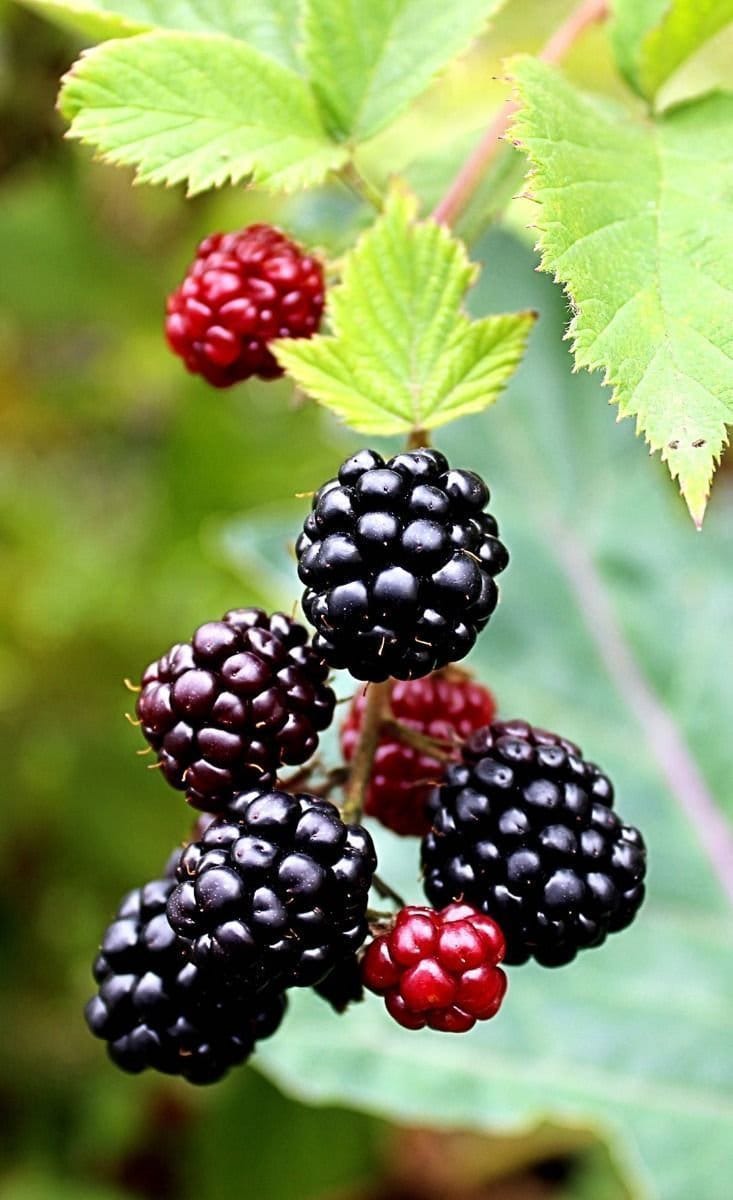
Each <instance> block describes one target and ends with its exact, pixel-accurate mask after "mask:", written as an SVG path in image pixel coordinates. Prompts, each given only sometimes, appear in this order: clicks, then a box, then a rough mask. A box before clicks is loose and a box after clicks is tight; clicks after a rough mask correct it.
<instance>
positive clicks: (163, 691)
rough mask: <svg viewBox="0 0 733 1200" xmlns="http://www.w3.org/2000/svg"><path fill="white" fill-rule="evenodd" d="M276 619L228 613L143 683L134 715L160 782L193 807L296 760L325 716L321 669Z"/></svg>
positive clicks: (300, 631) (217, 801)
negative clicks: (155, 759) (159, 770)
mask: <svg viewBox="0 0 733 1200" xmlns="http://www.w3.org/2000/svg"><path fill="white" fill-rule="evenodd" d="M307 643H308V634H307V632H306V630H305V629H304V628H303V626H302V625H299V624H297V623H296V622H295V621H292V620H291V619H290V618H289V617H286V616H285V615H284V614H283V613H275V614H274V615H272V616H268V615H267V614H266V613H264V612H262V611H261V610H260V609H257V608H241V609H233V610H232V611H231V612H228V613H227V614H226V616H225V617H223V619H222V620H221V621H209V622H208V623H207V624H205V625H201V626H200V627H199V628H198V629H197V630H196V632H195V634H194V635H193V637H192V639H191V641H190V642H185V643H183V644H181V645H176V646H173V647H172V649H170V650H169V651H168V653H167V654H165V655H164V656H163V657H162V658H161V659H159V661H158V662H155V663H152V664H151V665H150V666H149V667H148V669H147V670H146V672H145V674H144V675H143V677H142V690H141V691H140V694H139V696H138V699H137V715H138V717H139V719H140V721H141V722H142V731H143V733H144V735H145V737H146V738H147V740H148V742H149V743H150V745H151V746H152V747H153V749H154V750H156V751H157V755H158V761H159V762H160V764H161V768H162V771H163V774H164V776H165V778H166V779H167V780H168V782H169V783H170V784H172V786H173V787H175V788H180V789H181V790H183V791H185V793H186V799H187V800H188V801H189V803H190V804H192V805H194V807H196V808H201V809H208V810H209V811H211V812H220V811H221V810H223V809H224V808H226V806H227V804H228V803H229V801H230V800H231V798H232V796H233V795H235V793H236V792H238V791H241V790H242V788H246V787H251V786H252V784H253V783H254V782H255V781H257V780H259V779H262V778H265V779H267V778H268V777H271V776H272V775H274V773H275V772H276V771H277V770H278V768H279V767H280V766H282V765H283V764H288V765H293V766H295V765H297V764H299V763H302V762H305V760H306V759H308V758H310V756H311V755H312V754H313V752H314V750H315V749H316V746H317V745H318V734H319V732H321V731H322V730H324V729H326V728H327V726H328V725H329V724H330V722H331V719H332V717H333V710H334V705H335V702H336V698H335V696H334V694H333V692H332V691H331V689H330V688H329V687H327V685H326V682H325V681H326V679H327V677H328V667H327V666H326V664H325V663H324V661H323V659H322V658H321V657H320V655H319V654H317V653H316V652H315V651H314V650H313V649H312V648H311V647H310V646H309V645H308V644H307Z"/></svg>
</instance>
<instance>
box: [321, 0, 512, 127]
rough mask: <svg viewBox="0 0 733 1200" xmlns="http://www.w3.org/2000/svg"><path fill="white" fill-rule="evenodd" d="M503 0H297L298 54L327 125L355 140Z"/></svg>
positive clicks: (404, 99) (382, 120)
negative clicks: (301, 38) (300, 11)
mask: <svg viewBox="0 0 733 1200" xmlns="http://www.w3.org/2000/svg"><path fill="white" fill-rule="evenodd" d="M502 2H503V0H461V3H460V4H452V5H451V4H446V3H445V0H369V3H368V4H362V3H359V2H358V0H305V45H304V55H305V59H306V62H307V64H308V67H309V69H310V73H311V78H312V81H313V90H314V91H315V93H316V96H317V97H318V100H319V102H320V105H321V108H322V111H323V114H324V119H325V120H326V122H327V124H328V126H329V129H331V131H332V132H333V134H334V135H335V136H337V137H339V138H348V139H352V140H354V141H363V140H364V139H365V138H369V137H371V136H372V134H374V133H376V132H377V131H378V130H379V129H381V128H382V126H384V125H386V124H388V122H389V121H391V120H392V118H393V117H395V116H396V115H397V113H399V112H400V110H401V109H403V108H405V107H406V106H407V105H408V104H409V103H410V102H411V101H412V100H414V99H415V97H416V96H419V95H420V93H421V92H422V91H424V90H425V88H426V87H427V85H428V84H429V82H430V80H431V79H432V77H433V75H435V74H436V72H438V71H439V70H440V69H441V68H442V67H444V66H446V64H447V63H449V62H450V60H451V59H452V58H454V57H455V56H456V55H457V54H459V53H460V52H461V51H462V50H464V49H466V47H467V46H468V45H469V43H470V42H471V40H472V38H474V37H475V36H476V35H477V34H478V33H480V31H481V29H482V28H483V27H484V25H485V24H486V21H487V20H488V18H489V16H491V15H492V13H494V12H496V10H497V9H498V8H499V7H500V5H501V4H502Z"/></svg>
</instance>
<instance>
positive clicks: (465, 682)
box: [341, 671, 496, 837]
mask: <svg viewBox="0 0 733 1200" xmlns="http://www.w3.org/2000/svg"><path fill="white" fill-rule="evenodd" d="M390 701H391V709H392V717H393V718H394V720H395V721H399V723H400V724H401V725H405V726H407V728H408V729H412V730H414V731H415V732H416V733H420V734H422V735H424V736H427V737H431V738H435V739H436V740H437V741H439V742H440V743H441V749H444V750H445V751H446V752H450V749H451V747H453V746H456V750H455V757H456V758H458V757H459V749H458V748H457V747H458V744H459V743H460V742H464V741H465V740H466V738H467V737H468V736H469V735H470V734H471V733H473V732H474V731H475V730H477V729H480V728H481V727H482V726H483V725H487V724H488V723H489V722H490V721H491V720H492V719H493V717H494V714H495V712H496V705H495V702H494V697H493V696H492V695H491V692H490V691H489V690H488V689H487V688H485V687H482V685H481V684H480V683H475V682H474V681H473V680H471V679H470V678H469V677H468V676H467V675H465V674H463V673H462V672H458V671H452V672H451V671H448V672H439V673H437V674H434V675H429V676H427V677H426V678H425V679H411V680H400V681H398V682H396V683H395V684H394V686H393V688H392V692H391V698H390ZM365 707H366V696H365V695H364V693H363V691H358V692H357V693H356V695H355V696H354V699H353V701H352V703H351V707H350V709H349V713H348V716H347V718H346V721H345V722H344V725H343V728H342V730H341V749H342V751H343V755H344V758H345V759H346V761H347V762H350V761H351V759H352V757H353V755H354V752H355V750H356V746H357V744H358V741H359V731H360V729H361V723H362V719H363V714H364V709H365ZM444 769H445V759H442V760H439V759H436V758H435V757H434V756H431V755H430V754H429V753H428V752H427V751H426V750H422V749H417V748H415V747H414V746H410V745H408V744H407V743H406V742H405V741H404V740H401V739H400V738H399V737H398V736H396V735H395V734H394V733H391V732H389V731H386V732H383V733H382V736H381V737H380V739H379V743H378V745H377V750H376V754H375V756H374V765H373V767H372V774H371V777H370V780H369V786H368V788H367V793H366V801H365V805H364V811H365V812H366V813H367V814H368V815H369V816H370V817H376V818H377V820H379V821H381V822H382V824H383V825H386V827H387V828H388V829H391V830H392V831H393V832H394V833H399V834H403V835H413V836H416V837H422V835H423V834H424V833H427V831H428V829H429V828H430V817H429V815H428V812H427V807H426V805H427V800H428V797H429V796H430V793H431V791H432V787H433V785H434V784H435V782H436V781H437V780H439V779H440V778H441V776H442V774H443V771H444Z"/></svg>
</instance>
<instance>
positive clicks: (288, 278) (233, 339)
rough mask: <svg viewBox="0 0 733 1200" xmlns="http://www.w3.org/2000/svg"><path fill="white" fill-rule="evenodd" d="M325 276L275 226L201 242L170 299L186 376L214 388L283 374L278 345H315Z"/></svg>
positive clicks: (175, 346) (171, 334)
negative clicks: (282, 340)
mask: <svg viewBox="0 0 733 1200" xmlns="http://www.w3.org/2000/svg"><path fill="white" fill-rule="evenodd" d="M323 301H324V284H323V270H322V267H321V265H320V263H319V262H317V261H316V260H315V259H314V258H311V257H310V255H308V254H304V252H303V251H302V250H301V249H300V247H299V246H296V245H295V243H294V242H291V241H289V239H288V238H286V237H284V235H283V234H282V233H280V232H279V230H277V229H273V228H272V227H271V226H270V225H250V226H249V227H248V228H247V229H243V230H241V231H240V232H239V233H225V234H221V233H214V234H212V235H211V237H207V238H205V239H204V241H203V242H201V244H200V246H199V248H198V250H197V252H196V258H195V260H194V262H193V263H192V264H191V266H190V267H189V269H188V273H187V275H186V278H185V279H184V281H183V283H182V284H181V286H180V287H179V288H177V290H176V291H175V292H173V293H172V295H171V296H169V297H168V304H167V310H166V311H167V316H166V321H165V332H166V337H167V338H168V344H169V345H170V348H171V350H173V352H174V353H175V354H177V355H179V357H180V358H182V359H183V361H184V362H185V364H186V366H187V367H188V369H189V371H192V372H193V373H194V374H196V375H203V377H204V379H207V380H208V382H209V383H211V384H213V385H214V387H229V386H230V385H231V384H233V383H239V381H240V380H242V379H249V378H250V376H252V375H259V376H260V378H261V379H275V378H276V377H277V376H278V375H282V369H281V368H280V366H279V365H278V363H277V361H276V360H275V358H274V357H273V355H272V354H271V353H270V351H269V349H268V345H269V343H270V342H271V341H272V340H273V338H278V337H295V338H298V337H312V335H313V334H314V333H315V332H316V330H317V329H318V326H319V324H320V321H321V316H322V314H323Z"/></svg>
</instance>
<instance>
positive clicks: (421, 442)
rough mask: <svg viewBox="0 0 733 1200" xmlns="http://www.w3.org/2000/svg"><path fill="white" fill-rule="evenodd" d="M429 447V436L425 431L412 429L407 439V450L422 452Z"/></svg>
mask: <svg viewBox="0 0 733 1200" xmlns="http://www.w3.org/2000/svg"><path fill="white" fill-rule="evenodd" d="M429 445H430V434H429V433H428V431H427V429H412V430H410V433H409V434H408V437H407V446H406V449H407V450H423V449H425V447H427V446H429Z"/></svg>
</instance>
